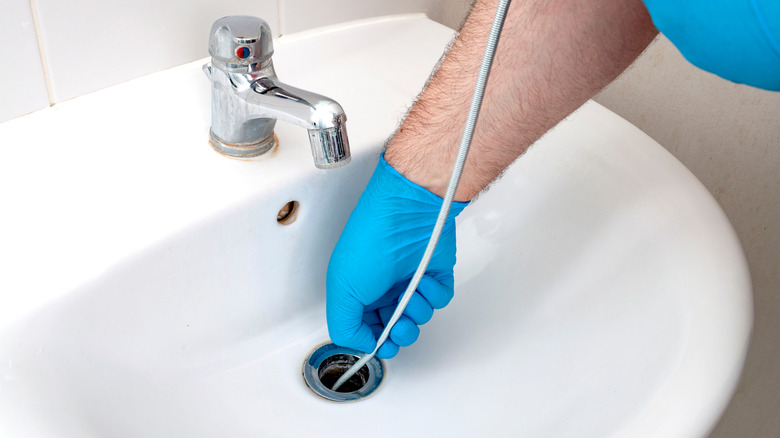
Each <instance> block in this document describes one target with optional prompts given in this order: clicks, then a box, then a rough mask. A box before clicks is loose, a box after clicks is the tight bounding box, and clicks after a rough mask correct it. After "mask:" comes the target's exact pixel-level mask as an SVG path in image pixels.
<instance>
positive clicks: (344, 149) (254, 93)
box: [203, 15, 350, 169]
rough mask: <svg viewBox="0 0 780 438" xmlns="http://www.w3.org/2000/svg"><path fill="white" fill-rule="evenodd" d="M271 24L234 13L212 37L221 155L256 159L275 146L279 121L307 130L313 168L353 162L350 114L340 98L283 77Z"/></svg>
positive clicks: (214, 122) (215, 132)
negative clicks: (278, 69)
mask: <svg viewBox="0 0 780 438" xmlns="http://www.w3.org/2000/svg"><path fill="white" fill-rule="evenodd" d="M273 52H274V48H273V41H272V38H271V29H270V27H269V26H268V23H266V22H265V21H263V20H261V19H260V18H256V17H249V16H243V15H240V16H230V17H223V18H220V19H219V20H217V21H215V22H214V25H213V26H212V27H211V35H210V37H209V53H210V54H211V62H210V63H208V64H206V65H204V66H203V72H204V73H205V74H206V76H207V77H208V78H209V80H210V81H211V85H212V86H211V132H210V133H209V143H211V146H212V147H213V148H214V149H215V150H217V151H218V152H219V153H221V154H224V155H227V156H231V157H237V158H249V157H255V156H258V155H260V154H263V153H265V152H267V151H269V150H271V149H272V148H273V147H274V146H275V145H276V142H277V140H276V136H275V135H274V133H273V130H274V127H275V126H276V121H277V120H283V121H285V122H289V123H293V124H295V125H298V126H301V127H303V128H306V129H307V130H308V131H309V143H310V145H311V150H312V157H313V158H314V164H315V166H317V167H319V168H322V169H330V168H334V167H339V166H343V165H345V164H347V163H349V161H350V151H349V139H348V137H347V131H346V126H345V122H346V121H347V116H346V114H345V113H344V109H343V108H342V107H341V105H339V104H338V102H336V101H334V100H333V99H330V98H328V97H325V96H322V95H320V94H316V93H312V92H310V91H306V90H301V89H299V88H296V87H292V86H289V85H287V84H284V83H282V82H280V81H279V79H278V78H277V76H276V72H275V70H274V66H273V61H272V59H271V57H272V55H273Z"/></svg>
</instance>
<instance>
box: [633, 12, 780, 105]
mask: <svg viewBox="0 0 780 438" xmlns="http://www.w3.org/2000/svg"><path fill="white" fill-rule="evenodd" d="M644 2H645V6H647V10H648V11H649V12H650V16H651V17H652V19H653V23H654V24H655V26H656V27H657V28H658V30H659V31H660V32H661V33H663V34H664V35H666V37H667V38H669V40H670V41H671V42H672V43H673V44H674V45H675V46H676V47H677V49H678V50H679V51H680V53H682V55H683V56H685V58H686V59H687V60H688V61H690V62H691V63H692V64H694V65H695V66H697V67H699V68H701V69H703V70H707V71H709V72H712V73H715V74H716V75H718V76H721V77H723V78H726V79H728V80H730V81H733V82H737V83H741V84H748V85H752V86H754V87H759V88H764V89H767V90H773V91H780V0H644Z"/></svg>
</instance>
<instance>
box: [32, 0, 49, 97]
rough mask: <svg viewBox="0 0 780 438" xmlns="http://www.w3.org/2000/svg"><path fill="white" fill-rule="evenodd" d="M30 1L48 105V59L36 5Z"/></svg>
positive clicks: (33, 1)
mask: <svg viewBox="0 0 780 438" xmlns="http://www.w3.org/2000/svg"><path fill="white" fill-rule="evenodd" d="M29 1H30V14H31V15H32V21H33V26H34V27H35V39H36V40H37V42H38V54H39V55H40V56H41V67H42V68H43V80H44V82H45V83H46V94H48V96H49V106H54V104H55V103H56V102H55V100H54V87H53V86H52V82H51V71H50V70H49V60H48V58H47V57H46V51H45V49H44V47H43V34H42V32H41V24H40V22H39V20H38V7H37V6H36V4H35V0H29Z"/></svg>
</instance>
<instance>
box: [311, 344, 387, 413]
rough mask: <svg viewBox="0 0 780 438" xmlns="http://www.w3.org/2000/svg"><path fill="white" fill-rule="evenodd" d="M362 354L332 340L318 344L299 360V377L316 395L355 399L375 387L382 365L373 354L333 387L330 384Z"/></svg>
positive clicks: (343, 399)
mask: <svg viewBox="0 0 780 438" xmlns="http://www.w3.org/2000/svg"><path fill="white" fill-rule="evenodd" d="M361 354H363V353H361V352H359V351H357V350H353V349H351V348H346V347H340V346H338V345H336V344H333V343H327V344H322V345H320V346H318V347H317V348H315V349H314V351H312V352H311V354H309V357H307V358H306V360H305V361H304V362H303V380H304V381H305V382H306V385H307V386H308V387H309V389H311V390H312V391H314V393H315V394H317V395H319V396H320V397H323V398H326V399H328V400H331V401H336V402H346V401H356V400H360V399H363V398H365V397H368V396H369V395H371V394H372V393H373V392H374V391H376V389H377V388H378V387H379V384H380V383H381V382H382V378H383V376H384V365H382V361H381V360H379V359H377V358H376V357H374V358H371V360H369V361H368V363H367V364H366V365H365V366H364V367H363V368H361V369H360V371H358V372H357V373H356V374H355V375H354V376H352V377H351V378H350V379H349V380H348V381H347V383H345V384H343V385H341V387H340V388H339V389H338V390H337V391H334V390H332V389H331V388H333V385H334V384H335V383H336V381H337V380H338V379H339V377H341V376H342V375H343V374H344V373H345V372H346V371H347V370H348V369H349V368H350V367H351V366H352V365H353V364H355V362H357V361H358V359H359V358H360V355H361Z"/></svg>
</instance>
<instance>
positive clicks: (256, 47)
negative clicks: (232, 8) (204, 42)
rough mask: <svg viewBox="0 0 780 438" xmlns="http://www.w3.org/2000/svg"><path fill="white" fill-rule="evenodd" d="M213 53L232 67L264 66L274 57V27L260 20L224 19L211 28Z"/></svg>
mask: <svg viewBox="0 0 780 438" xmlns="http://www.w3.org/2000/svg"><path fill="white" fill-rule="evenodd" d="M209 54H210V55H211V58H212V60H214V61H219V62H223V63H226V64H231V65H251V64H262V63H264V62H266V61H268V60H269V59H271V56H272V55H273V54H274V46H273V41H272V37H271V27H270V26H268V23H266V22H265V20H262V19H260V18H257V17H250V16H247V15H231V16H228V17H222V18H220V19H219V20H217V21H215V22H214V24H213V25H212V26H211V33H210V34H209Z"/></svg>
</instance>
